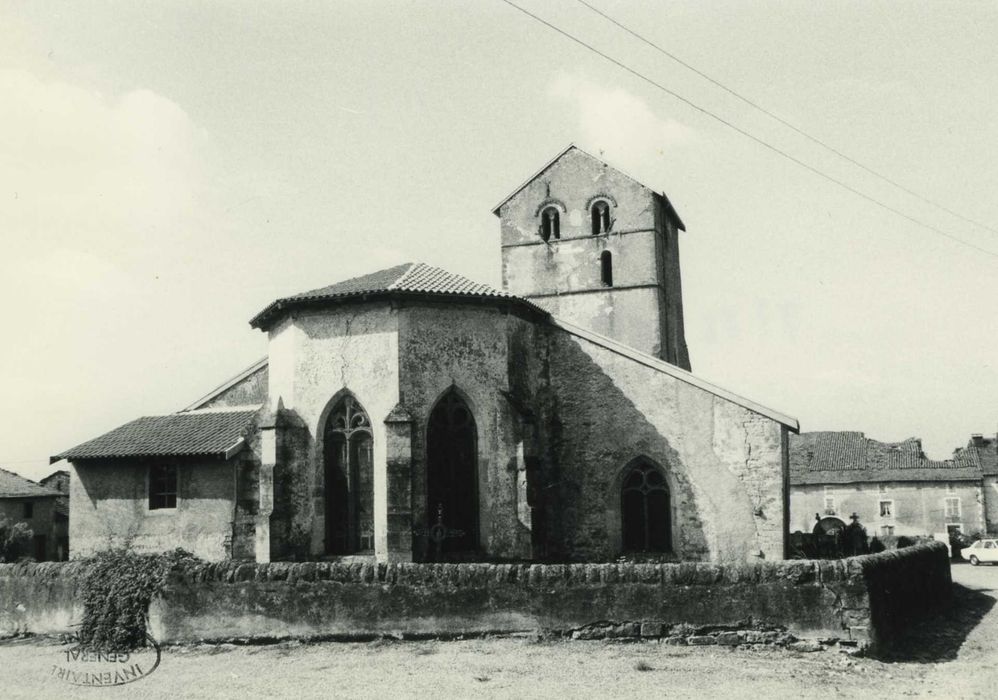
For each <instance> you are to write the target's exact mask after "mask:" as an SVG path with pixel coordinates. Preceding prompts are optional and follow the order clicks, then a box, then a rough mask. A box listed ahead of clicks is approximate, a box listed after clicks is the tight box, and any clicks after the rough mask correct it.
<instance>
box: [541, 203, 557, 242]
mask: <svg viewBox="0 0 998 700" xmlns="http://www.w3.org/2000/svg"><path fill="white" fill-rule="evenodd" d="M541 238H543V239H544V242H545V243H547V242H548V241H549V240H551V239H552V238H554V239H558V238H561V216H560V214H559V213H558V208H557V207H548V208H547V209H545V210H544V211H542V212H541Z"/></svg>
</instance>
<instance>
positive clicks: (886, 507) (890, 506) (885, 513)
mask: <svg viewBox="0 0 998 700" xmlns="http://www.w3.org/2000/svg"><path fill="white" fill-rule="evenodd" d="M880 517H881V518H893V517H894V501H881V502H880Z"/></svg>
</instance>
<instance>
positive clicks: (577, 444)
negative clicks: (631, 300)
mask: <svg viewBox="0 0 998 700" xmlns="http://www.w3.org/2000/svg"><path fill="white" fill-rule="evenodd" d="M550 343H551V348H550V351H549V355H550V363H549V372H550V383H551V390H552V392H553V400H552V402H551V405H550V407H549V409H548V411H549V414H548V415H547V416H546V421H547V424H548V425H549V426H550V427H549V430H548V432H549V433H550V435H551V438H550V443H549V446H548V453H549V455H550V459H549V464H548V469H547V472H546V475H545V481H546V483H545V484H542V488H543V490H544V491H545V492H546V493H547V494H548V500H547V502H546V504H545V508H546V509H548V510H549V511H550V512H552V513H553V514H555V516H554V517H553V518H549V519H548V520H549V522H548V537H549V539H550V540H551V541H552V543H553V546H554V547H555V548H556V549H557V551H558V553H559V554H560V555H561V556H564V557H567V558H571V559H576V560H584V559H590V560H601V559H603V560H605V559H607V558H610V557H615V556H617V555H618V554H619V553H620V518H619V499H620V491H619V489H620V479H621V478H622V477H623V470H624V468H625V467H626V466H627V465H628V464H629V463H630V462H631V461H632V460H634V459H635V458H637V457H641V456H644V457H647V458H650V459H651V460H652V461H654V462H655V463H657V464H658V465H659V466H660V467H662V469H663V470H664V471H665V472H666V474H667V477H668V480H669V486H670V490H671V492H672V497H673V513H674V516H673V533H674V534H673V545H674V549H675V553H676V555H677V556H678V557H679V558H681V559H686V560H689V559H692V560H710V561H745V560H749V559H752V558H754V557H758V556H762V557H765V558H766V559H780V558H782V556H783V539H784V535H783V487H782V451H781V426H780V424H779V423H776V422H775V421H773V420H771V419H769V418H766V417H763V416H761V415H759V414H757V413H754V412H752V411H750V410H748V409H745V408H742V407H740V406H738V405H736V404H734V403H731V402H730V401H727V400H725V399H722V398H719V397H717V396H714V395H713V394H710V393H708V392H707V391H705V390H703V389H700V388H698V387H695V386H693V385H691V384H687V383H685V382H683V381H680V380H679V379H676V378H674V377H672V376H670V375H668V374H665V373H663V372H661V371H658V370H655V369H653V368H650V367H647V366H645V365H642V364H640V363H637V362H634V361H633V360H631V359H629V358H627V357H624V356H622V355H620V354H617V353H615V352H613V351H612V350H610V349H608V348H606V347H603V346H600V345H596V344H595V343H593V342H590V341H588V340H586V339H584V338H580V337H578V336H575V335H572V334H569V333H567V332H564V331H561V330H557V329H553V330H552V335H551V338H550Z"/></svg>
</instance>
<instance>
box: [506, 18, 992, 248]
mask: <svg viewBox="0 0 998 700" xmlns="http://www.w3.org/2000/svg"><path fill="white" fill-rule="evenodd" d="M502 2H504V3H506V4H507V5H509V6H510V7H512V8H514V9H516V10H518V11H520V12H521V13H523V14H525V15H526V16H528V17H530V18H531V19H533V20H534V21H535V22H539V23H540V24H543V25H544V26H545V27H547V28H549V29H551V30H552V31H555V32H557V33H558V34H560V35H562V36H563V37H565V38H566V39H569V40H571V41H573V42H574V43H576V44H578V45H579V46H582V47H583V48H585V49H588V50H589V51H592V52H593V53H595V54H596V55H597V56H600V57H601V58H603V59H604V60H606V61H609V62H610V63H612V64H614V65H615V66H617V67H618V68H620V69H622V70H625V71H627V72H628V73H630V74H631V75H633V76H635V77H636V78H639V79H640V80H643V81H644V82H646V83H648V84H649V85H652V86H653V87H656V88H658V89H659V90H661V91H662V92H664V93H666V94H667V95H670V96H672V97H673V98H675V99H677V100H679V101H680V102H682V103H683V104H686V105H688V106H689V107H692V108H693V109H695V110H696V111H698V112H700V113H701V114H704V115H706V116H708V117H710V118H711V119H714V120H715V121H717V122H720V123H721V124H723V125H724V126H726V127H728V128H729V129H731V130H733V131H735V132H737V133H739V134H741V135H742V136H744V137H746V138H748V139H751V140H752V141H754V142H756V143H757V144H759V145H760V146H762V147H764V148H766V149H768V150H770V151H772V152H773V153H776V154H777V155H779V156H782V157H783V158H786V159H787V160H789V161H791V162H792V163H796V164H797V165H799V166H800V167H802V168H804V169H805V170H808V171H810V172H812V173H814V174H815V175H817V176H819V177H821V178H824V179H825V180H828V181H829V182H831V183H833V184H835V185H838V186H839V187H841V188H842V189H844V190H846V191H848V192H851V193H852V194H854V195H856V196H857V197H860V198H862V199H865V200H866V201H868V202H870V203H872V204H875V205H877V206H878V207H880V208H882V209H884V210H886V211H889V212H891V213H892V214H895V215H897V216H899V217H901V218H902V219H906V220H907V221H910V222H911V223H913V224H915V225H917V226H921V227H922V228H924V229H926V230H928V231H932V232H933V233H936V234H938V235H940V236H943V237H944V238H948V239H950V240H952V241H955V242H956V243H959V244H960V245H963V246H966V247H968V248H972V249H974V250H976V251H978V252H980V253H984V254H985V255H989V256H991V257H993V258H998V253H996V252H994V251H991V250H988V249H986V248H982V247H980V246H978V245H976V244H974V243H971V242H969V241H965V240H963V239H962V238H959V237H957V236H954V235H953V234H951V233H948V232H946V231H944V230H942V229H940V228H937V227H936V226H933V225H932V224H928V223H925V222H924V221H921V220H919V219H916V218H915V217H913V216H909V215H908V214H905V213H904V212H903V211H901V210H900V209H897V208H895V207H892V206H891V205H889V204H886V203H884V202H881V201H880V200H879V199H876V198H875V197H872V196H871V195H868V194H866V193H865V192H863V191H861V190H858V189H856V188H855V187H853V186H852V185H849V184H848V183H846V182H843V181H842V180H839V179H838V178H836V177H833V176H832V175H829V174H827V173H825V172H823V171H821V170H819V169H818V168H816V167H814V166H813V165H811V164H809V163H806V162H805V161H802V160H800V159H799V158H797V157H795V156H793V155H791V154H789V153H787V152H786V151H783V150H781V149H780V148H778V147H777V146H774V145H772V144H771V143H769V142H768V141H764V140H763V139H761V138H759V137H758V136H756V135H755V134H752V133H751V132H749V131H746V130H745V129H742V128H741V127H739V126H737V125H735V124H733V123H732V122H730V121H728V120H727V119H725V118H723V117H721V116H718V115H717V114H714V113H713V112H711V111H710V110H708V109H706V108H705V107H701V106H700V105H698V104H696V103H695V102H693V101H692V100H689V99H687V98H686V97H683V96H682V95H680V94H679V93H677V92H675V91H674V90H671V89H669V88H667V87H666V86H665V85H662V84H661V83H659V82H657V81H656V80H654V79H652V78H649V77H648V76H647V75H645V74H643V73H641V72H639V71H637V70H635V69H634V68H631V67H630V66H628V65H627V64H625V63H623V62H621V61H619V60H618V59H616V58H614V57H613V56H610V55H608V54H606V53H603V52H602V51H600V50H599V49H597V48H596V47H594V46H592V45H591V44H587V43H586V42H585V41H583V40H582V39H579V38H578V37H576V36H575V35H573V34H570V33H569V32H567V31H565V30H564V29H561V28H560V27H558V26H556V25H554V24H552V23H551V22H548V21H547V20H546V19H544V18H542V17H539V16H537V15H535V14H534V13H532V12H530V11H529V10H526V9H524V8H523V7H520V6H519V5H517V4H516V3H514V2H512V1H511V0H502Z"/></svg>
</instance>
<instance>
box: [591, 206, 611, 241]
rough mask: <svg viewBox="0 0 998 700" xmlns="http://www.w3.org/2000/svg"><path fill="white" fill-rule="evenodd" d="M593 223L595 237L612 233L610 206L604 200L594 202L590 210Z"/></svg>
mask: <svg viewBox="0 0 998 700" xmlns="http://www.w3.org/2000/svg"><path fill="white" fill-rule="evenodd" d="M589 213H590V216H591V217H592V222H593V235H594V236H595V235H598V234H600V233H609V232H610V204H609V203H608V202H607V201H606V200H603V199H597V200H596V201H595V202H593V204H592V207H591V208H590V210H589Z"/></svg>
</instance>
